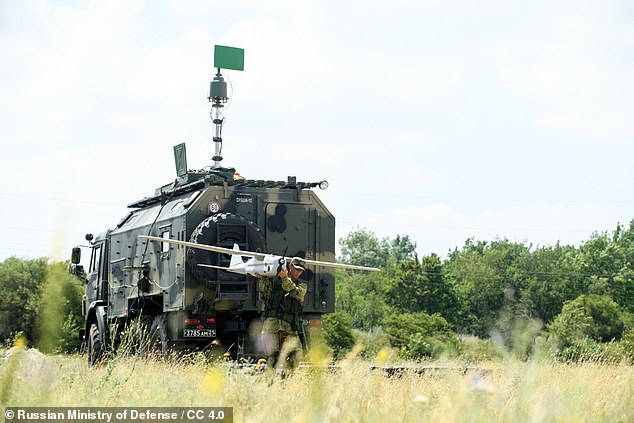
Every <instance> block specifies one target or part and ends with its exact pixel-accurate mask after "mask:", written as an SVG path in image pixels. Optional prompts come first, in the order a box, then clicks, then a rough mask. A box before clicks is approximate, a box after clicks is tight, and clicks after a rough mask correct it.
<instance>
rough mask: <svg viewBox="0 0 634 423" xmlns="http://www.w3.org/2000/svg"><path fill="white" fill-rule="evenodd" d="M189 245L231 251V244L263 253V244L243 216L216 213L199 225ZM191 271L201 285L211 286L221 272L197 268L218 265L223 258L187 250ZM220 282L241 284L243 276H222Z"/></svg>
mask: <svg viewBox="0 0 634 423" xmlns="http://www.w3.org/2000/svg"><path fill="white" fill-rule="evenodd" d="M190 242H195V243H197V244H205V245H215V246H219V247H225V248H233V244H234V243H237V244H239V245H241V248H244V246H246V249H247V250H248V251H254V252H258V251H259V252H263V253H264V252H266V241H265V240H264V236H263V235H262V232H261V231H260V228H258V227H257V226H256V224H255V223H253V222H251V221H250V220H248V219H246V218H245V217H243V216H240V215H237V214H233V213H219V214H215V215H212V216H209V217H208V218H207V219H205V220H203V221H202V222H200V224H199V225H198V226H197V227H196V229H194V231H193V232H192V235H191V237H190ZM188 254H189V263H190V265H191V271H192V273H193V274H194V275H195V276H196V278H197V279H198V280H200V281H204V282H205V283H211V284H213V283H214V282H216V281H218V280H219V279H220V276H219V273H220V272H222V270H218V269H212V268H209V267H201V266H198V265H199V264H210V265H213V266H219V265H221V260H222V259H223V255H222V254H220V253H214V252H211V251H205V250H200V249H197V248H190V249H189V251H188ZM222 280H223V281H240V280H244V276H243V275H239V274H235V273H229V272H224V273H223V274H222Z"/></svg>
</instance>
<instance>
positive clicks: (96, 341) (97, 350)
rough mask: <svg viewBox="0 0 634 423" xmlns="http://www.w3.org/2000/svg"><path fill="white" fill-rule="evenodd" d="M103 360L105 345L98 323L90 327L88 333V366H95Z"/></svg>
mask: <svg viewBox="0 0 634 423" xmlns="http://www.w3.org/2000/svg"><path fill="white" fill-rule="evenodd" d="M102 358H103V344H102V343H101V334H100V333H99V326H97V322H95V323H93V324H91V325H90V330H89V332H88V365H89V366H94V365H95V364H97V363H98V362H99V361H100V360H101V359H102Z"/></svg>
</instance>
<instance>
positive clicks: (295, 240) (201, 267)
mask: <svg viewBox="0 0 634 423" xmlns="http://www.w3.org/2000/svg"><path fill="white" fill-rule="evenodd" d="M192 180H193V181H192ZM189 181H192V182H189ZM318 185H319V183H303V182H297V181H296V180H295V178H294V177H288V179H287V180H286V181H263V180H259V181H258V180H247V179H243V178H241V177H239V176H238V175H237V174H235V173H234V171H233V169H224V168H223V169H220V170H212V171H210V172H204V173H188V174H187V175H185V176H184V177H181V178H180V179H179V180H177V182H175V183H174V184H170V185H166V186H163V187H161V188H159V189H157V190H156V193H155V195H154V196H151V197H147V198H144V199H142V200H140V201H137V202H135V203H132V204H130V205H129V207H130V208H131V209H132V210H131V211H130V212H129V213H128V214H127V215H126V216H125V217H124V218H123V219H122V220H121V221H120V222H119V223H118V224H117V225H116V226H115V227H114V228H112V229H110V230H108V231H106V232H105V233H102V234H100V235H99V236H97V237H96V238H95V239H94V240H92V242H91V248H92V252H91V253H92V254H91V262H90V265H89V268H88V276H87V285H86V298H85V314H86V325H85V329H84V333H85V335H86V341H87V344H88V351H89V361H90V362H91V363H94V362H95V361H96V360H98V359H99V358H100V356H101V355H102V354H103V352H105V351H106V350H108V349H110V348H112V347H116V344H117V343H118V342H119V340H120V337H121V334H122V333H123V332H124V331H125V330H127V329H129V328H132V329H133V331H132V332H133V333H137V334H138V336H139V342H140V343H141V344H144V345H145V346H146V347H151V348H154V349H156V350H159V351H163V352H165V351H167V350H169V349H171V348H175V349H180V348H204V347H205V346H208V345H210V344H211V343H212V342H214V344H218V343H220V344H222V346H223V347H224V348H226V349H228V350H229V352H230V353H231V355H232V356H243V355H257V354H258V349H257V345H256V340H257V334H258V332H259V330H258V322H259V321H260V312H261V310H262V307H263V304H262V301H260V299H259V298H258V291H257V279H256V278H255V277H253V276H249V275H244V274H236V273H231V272H228V271H225V270H221V269H218V268H215V267H208V266H209V265H211V266H218V267H226V266H227V265H228V263H229V260H230V257H229V256H228V255H225V254H222V253H217V252H211V251H204V250H201V249H196V248H188V247H185V246H181V245H176V244H173V243H169V242H153V241H148V240H147V239H143V238H139V236H140V235H149V236H155V237H160V238H163V239H166V240H174V239H175V240H181V241H190V242H194V243H197V244H205V245H215V246H220V247H226V248H232V247H233V246H234V244H237V245H238V246H239V248H240V249H241V250H246V251H254V252H270V253H276V254H281V255H288V256H295V257H302V258H305V259H309V260H319V261H327V262H333V261H334V260H335V220H334V217H333V216H332V214H331V213H330V212H329V211H328V209H327V208H326V207H325V206H324V204H323V203H322V202H321V201H320V200H319V198H318V197H317V195H316V194H315V192H314V191H313V190H312V188H314V187H316V186H318ZM89 238H90V237H89ZM333 272H334V270H333V269H332V268H328V267H321V266H317V267H312V266H311V267H310V268H306V270H305V271H304V273H303V274H302V276H301V281H302V282H305V283H307V285H308V292H307V294H306V297H305V299H304V322H305V323H310V322H318V321H319V320H320V316H321V314H323V313H327V312H332V311H334V273H333Z"/></svg>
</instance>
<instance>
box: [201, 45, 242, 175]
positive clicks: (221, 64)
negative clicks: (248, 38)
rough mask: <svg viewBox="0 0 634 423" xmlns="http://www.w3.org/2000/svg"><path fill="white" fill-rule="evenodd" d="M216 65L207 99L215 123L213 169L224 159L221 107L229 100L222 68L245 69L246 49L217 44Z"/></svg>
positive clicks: (215, 49) (215, 50) (215, 52)
mask: <svg viewBox="0 0 634 423" xmlns="http://www.w3.org/2000/svg"><path fill="white" fill-rule="evenodd" d="M214 67H215V68H216V75H215V76H214V78H213V80H212V81H211V84H210V85H209V96H208V97H207V99H208V100H209V102H210V103H212V104H211V119H212V121H213V123H214V136H213V141H214V156H213V157H212V160H213V162H214V163H213V166H212V169H219V168H220V161H221V160H222V124H223V123H224V121H225V119H224V118H223V117H222V113H221V109H222V108H223V107H225V104H226V103H227V100H228V99H229V97H228V95H227V82H226V81H225V79H224V78H223V76H222V72H221V70H222V69H232V70H239V71H242V70H244V49H241V48H236V47H226V46H218V45H217V46H215V48H214Z"/></svg>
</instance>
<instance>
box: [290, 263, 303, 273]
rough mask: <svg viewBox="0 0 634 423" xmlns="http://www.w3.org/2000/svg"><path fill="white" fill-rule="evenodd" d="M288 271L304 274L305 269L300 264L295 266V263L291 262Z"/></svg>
mask: <svg viewBox="0 0 634 423" xmlns="http://www.w3.org/2000/svg"><path fill="white" fill-rule="evenodd" d="M288 270H290V271H297V272H300V273H301V272H303V271H304V268H303V267H302V266H300V265H299V264H295V263H293V262H290V263H289V264H288Z"/></svg>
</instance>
